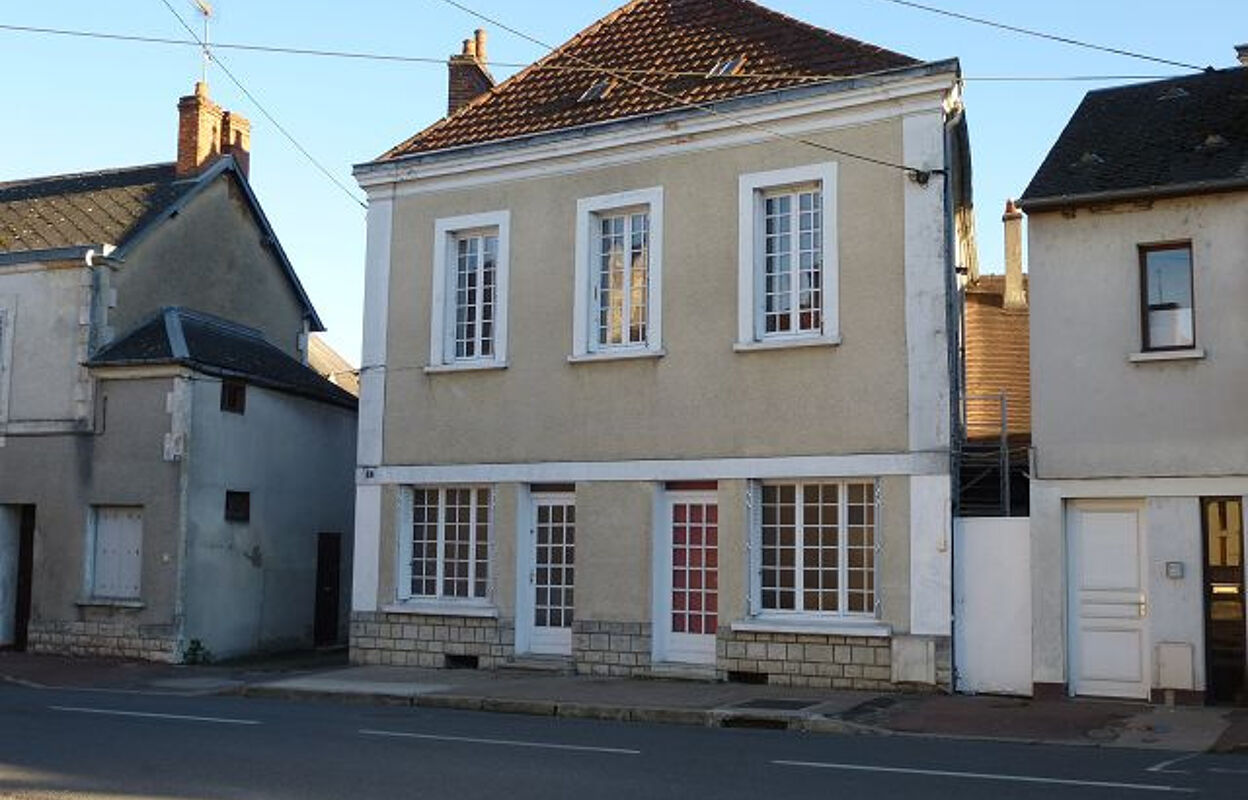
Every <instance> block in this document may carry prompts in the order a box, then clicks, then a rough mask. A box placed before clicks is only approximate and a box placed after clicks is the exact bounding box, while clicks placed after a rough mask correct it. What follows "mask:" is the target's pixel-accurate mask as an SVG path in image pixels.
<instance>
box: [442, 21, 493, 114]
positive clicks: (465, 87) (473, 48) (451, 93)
mask: <svg viewBox="0 0 1248 800" xmlns="http://www.w3.org/2000/svg"><path fill="white" fill-rule="evenodd" d="M447 66H448V67H449V69H450V81H449V87H448V91H447V100H446V113H447V114H448V115H450V114H454V113H455V112H456V111H458V110H459V109H460V108H462V107H463V106H465V105H467V104H468V103H471V102H472V101H473V100H475V99H476V98H478V97H480V96H481V95H483V94H485V93H486V92H488V91H489V90H490V89H492V88H494V76H493V75H491V74H490V71H489V69H488V68H487V67H486V53H485V31H484V30H482V29H480V28H478V29H477V31H476V33H475V34H473V38H471V39H465V40H464V49H463V52H461V53H460V54H459V55H457V56H451V60H450V61H449V62H447Z"/></svg>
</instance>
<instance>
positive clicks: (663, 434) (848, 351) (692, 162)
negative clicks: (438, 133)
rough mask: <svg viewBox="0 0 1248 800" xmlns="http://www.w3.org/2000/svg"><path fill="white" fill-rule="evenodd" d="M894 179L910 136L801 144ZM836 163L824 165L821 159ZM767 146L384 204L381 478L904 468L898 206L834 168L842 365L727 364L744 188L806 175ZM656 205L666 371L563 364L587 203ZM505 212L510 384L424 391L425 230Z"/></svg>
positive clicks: (440, 384)
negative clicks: (778, 460) (758, 180)
mask: <svg viewBox="0 0 1248 800" xmlns="http://www.w3.org/2000/svg"><path fill="white" fill-rule="evenodd" d="M808 135H809V137H810V138H812V139H815V140H817V141H821V142H825V143H827V144H829V145H831V146H834V147H837V148H842V149H846V150H851V151H856V152H866V153H871V154H872V155H874V156H876V157H879V158H884V159H889V160H899V159H900V158H901V157H902V152H901V150H902V141H901V125H900V123H899V122H896V121H892V122H880V123H874V124H870V125H863V126H860V127H852V128H845V129H841V130H838V131H835V132H823V133H811V134H808ZM831 158H833V156H830V155H829V156H828V159H831ZM828 159H824V158H822V157H820V156H818V155H817V154H812V151H811V150H810V149H809V148H806V147H798V146H796V145H789V144H786V143H774V142H771V143H766V144H756V145H750V146H738V147H731V148H724V149H719V150H714V151H709V152H699V153H692V154H682V155H676V156H669V157H664V158H655V159H653V160H650V161H646V162H642V163H637V164H630V165H628V166H622V167H610V168H603V169H598V170H592V171H588V172H578V173H574V174H559V175H553V176H550V177H542V178H532V179H528V180H523V181H510V182H502V183H497V184H493V185H491V186H490V188H489V190H488V191H483V190H481V189H470V190H463V191H446V192H439V193H437V194H433V195H417V196H400V197H399V198H398V199H397V200H396V201H395V216H394V225H393V231H394V233H393V240H392V258H391V264H392V272H391V275H390V282H389V297H390V303H389V312H388V313H389V316H388V319H389V329H388V347H387V366H388V371H387V380H386V397H387V402H386V420H385V436H386V438H385V446H384V462H385V463H390V464H430V463H432V464H446V463H481V462H485V463H494V462H514V461H521V462H529V461H543V460H605V459H633V458H707V457H721V456H772V455H794V454H809V455H813V454H819V455H825V454H831V453H859V452H897V451H905V450H907V449H908V439H907V371H906V369H904V368H903V367H902V365H904V364H905V363H906V324H905V323H906V320H905V285H904V277H905V276H904V256H905V252H904V242H905V234H904V226H903V222H904V220H903V216H904V215H903V188H904V185H905V181H906V178H905V176H904V175H902V174H901V173H899V172H896V171H892V170H882V169H880V168H879V167H875V166H872V165H868V164H862V163H859V162H853V161H842V162H840V164H839V167H838V169H839V172H838V186H837V191H838V221H837V222H838V231H839V238H840V253H839V255H840V291H841V303H840V329H841V333H842V337H843V343H842V344H841V345H840V346H839V347H835V348H828V347H824V348H806V349H797V350H785V351H768V352H756V353H735V352H733V347H732V346H733V343H734V341H735V339H736V334H737V257H738V251H737V204H738V178H739V176H740V175H741V174H744V173H751V172H758V171H764V170H771V169H780V168H785V167H793V166H799V165H805V164H810V163H815V162H819V161H823V160H828ZM652 186H662V187H663V189H664V192H665V198H664V204H665V233H664V253H663V257H664V258H663V305H664V308H663V331H664V334H663V335H664V342H663V345H664V347H665V349H666V351H667V354H666V355H665V356H664V357H662V358H660V359H652V360H644V361H614V362H608V363H591V364H569V363H568V362H567V357H568V355H569V354H571V352H572V341H571V339H572V318H573V311H572V308H573V288H572V278H573V258H574V235H575V226H576V201H577V199H578V198H582V197H590V196H595V195H601V194H608V193H614V192H620V191H626V190H631V189H641V188H647V187H652ZM502 209H508V210H510V212H511V248H510V249H511V265H510V269H511V280H510V297H509V298H508V302H509V309H510V323H509V324H510V335H509V343H510V347H509V360H510V366H509V367H508V369H506V370H502V371H494V372H486V373H473V374H464V373H460V374H449V375H448V374H439V375H428V374H425V373H424V371H423V368H424V367H425V366H426V364H427V363H428V356H429V335H430V331H429V318H430V291H431V285H432V278H431V274H430V270H431V263H432V256H433V246H434V245H433V238H434V223H435V220H436V219H438V218H440V217H449V216H455V215H460V214H469V213H480V212H486V211H495V210H502Z"/></svg>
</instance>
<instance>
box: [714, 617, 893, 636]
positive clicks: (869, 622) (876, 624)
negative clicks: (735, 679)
mask: <svg viewBox="0 0 1248 800" xmlns="http://www.w3.org/2000/svg"><path fill="white" fill-rule="evenodd" d="M732 630H733V631H734V632H742V633H795V634H801V633H809V634H816V635H820V636H891V635H892V634H893V629H892V626H890V625H886V624H884V623H882V622H880V621H878V620H874V619H863V620H856V619H815V618H812V617H800V618H788V617H783V616H761V617H751V618H750V619H746V620H741V621H740V622H734V623H732Z"/></svg>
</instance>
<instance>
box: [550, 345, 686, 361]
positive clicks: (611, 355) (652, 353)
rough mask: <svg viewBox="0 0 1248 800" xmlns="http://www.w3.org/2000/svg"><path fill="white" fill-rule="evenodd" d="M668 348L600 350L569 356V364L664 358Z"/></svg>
mask: <svg viewBox="0 0 1248 800" xmlns="http://www.w3.org/2000/svg"><path fill="white" fill-rule="evenodd" d="M665 355H667V351H666V350H647V349H646V348H644V347H630V348H619V349H614V350H599V351H598V352H596V353H585V354H584V355H570V356H568V363H569V364H593V363H596V362H599V361H636V360H637V359H639V358H640V359H646V358H662V357H663V356H665Z"/></svg>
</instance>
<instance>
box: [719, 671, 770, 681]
mask: <svg viewBox="0 0 1248 800" xmlns="http://www.w3.org/2000/svg"><path fill="white" fill-rule="evenodd" d="M728 682H729V683H755V684H761V683H766V682H767V673H766V672H740V671H736V672H729V673H728Z"/></svg>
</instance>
